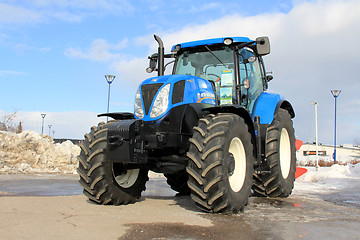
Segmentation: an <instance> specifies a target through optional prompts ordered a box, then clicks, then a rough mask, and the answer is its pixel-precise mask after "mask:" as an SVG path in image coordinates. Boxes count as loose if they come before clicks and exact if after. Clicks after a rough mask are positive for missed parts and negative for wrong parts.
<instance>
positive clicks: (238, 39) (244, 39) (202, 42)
mask: <svg viewBox="0 0 360 240" xmlns="http://www.w3.org/2000/svg"><path fill="white" fill-rule="evenodd" d="M226 38H231V39H232V40H233V42H234V43H237V42H252V41H253V40H251V39H249V38H247V37H225V38H212V39H206V40H199V41H193V42H186V43H181V44H176V45H174V46H173V47H172V48H171V51H173V50H174V49H175V46H177V45H180V46H181V48H189V47H197V46H203V45H212V44H221V43H223V42H224V39H226Z"/></svg>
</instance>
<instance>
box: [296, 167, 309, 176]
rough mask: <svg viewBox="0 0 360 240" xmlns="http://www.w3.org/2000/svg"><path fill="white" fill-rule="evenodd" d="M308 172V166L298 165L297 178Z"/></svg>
mask: <svg viewBox="0 0 360 240" xmlns="http://www.w3.org/2000/svg"><path fill="white" fill-rule="evenodd" d="M306 172H307V169H306V168H302V167H296V172H295V179H296V178H298V177H300V176H301V175H303V174H304V173H306Z"/></svg>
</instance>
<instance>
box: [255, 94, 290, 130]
mask: <svg viewBox="0 0 360 240" xmlns="http://www.w3.org/2000/svg"><path fill="white" fill-rule="evenodd" d="M280 108H282V109H285V110H287V111H288V112H289V114H290V116H291V118H294V117H295V112H294V109H293V107H292V106H291V104H290V103H289V102H288V101H287V100H285V98H284V97H283V96H281V95H280V94H275V93H267V92H263V93H262V94H261V95H260V96H259V97H258V99H257V100H256V102H255V106H254V109H253V111H252V115H251V118H252V119H254V118H255V116H259V117H260V124H271V123H272V121H273V120H274V116H275V115H276V114H277V112H278V111H279V109H280Z"/></svg>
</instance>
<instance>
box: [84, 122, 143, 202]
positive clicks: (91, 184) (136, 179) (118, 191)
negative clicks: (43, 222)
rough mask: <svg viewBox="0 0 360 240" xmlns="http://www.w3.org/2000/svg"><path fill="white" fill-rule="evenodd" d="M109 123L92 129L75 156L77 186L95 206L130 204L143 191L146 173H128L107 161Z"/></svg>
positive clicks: (123, 167) (118, 164)
mask: <svg viewBox="0 0 360 240" xmlns="http://www.w3.org/2000/svg"><path fill="white" fill-rule="evenodd" d="M110 124H111V122H109V123H107V124H105V123H99V125H98V126H97V127H92V128H91V132H90V133H89V134H85V140H84V142H83V143H82V144H81V146H80V147H81V152H80V155H79V157H78V158H79V168H78V169H77V171H78V173H79V175H80V181H79V182H80V185H81V186H82V187H83V188H84V190H83V193H84V195H86V196H87V197H88V198H89V199H90V200H92V201H94V202H96V203H99V204H114V205H121V204H128V203H133V202H135V201H136V199H138V198H139V197H140V196H141V192H142V191H144V190H145V183H146V181H147V180H148V176H147V170H144V169H141V168H138V169H130V168H127V166H126V165H124V164H121V163H116V164H114V163H112V162H111V161H110V160H109V159H108V158H107V129H108V126H109V125H110Z"/></svg>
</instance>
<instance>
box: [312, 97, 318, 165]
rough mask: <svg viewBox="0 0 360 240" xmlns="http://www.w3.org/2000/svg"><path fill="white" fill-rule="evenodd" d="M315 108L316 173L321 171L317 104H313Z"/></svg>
mask: <svg viewBox="0 0 360 240" xmlns="http://www.w3.org/2000/svg"><path fill="white" fill-rule="evenodd" d="M310 104H312V105H314V106H315V144H316V171H318V170H319V153H318V119H317V105H318V103H317V102H311V103H310Z"/></svg>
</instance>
